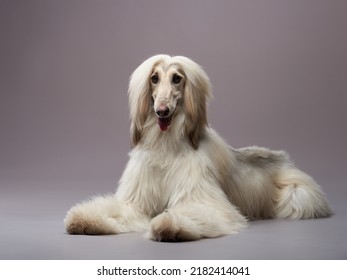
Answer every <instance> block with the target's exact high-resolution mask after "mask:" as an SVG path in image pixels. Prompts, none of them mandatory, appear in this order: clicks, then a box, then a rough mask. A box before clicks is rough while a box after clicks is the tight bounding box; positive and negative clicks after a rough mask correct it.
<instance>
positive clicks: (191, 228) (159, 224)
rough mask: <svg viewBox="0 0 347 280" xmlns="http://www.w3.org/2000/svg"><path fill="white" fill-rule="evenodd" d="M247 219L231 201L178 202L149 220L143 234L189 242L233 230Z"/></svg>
mask: <svg viewBox="0 0 347 280" xmlns="http://www.w3.org/2000/svg"><path fill="white" fill-rule="evenodd" d="M244 227H246V219H245V217H244V216H242V215H241V214H240V213H239V211H238V210H237V209H236V208H234V206H232V205H231V204H230V203H225V204H224V203H219V204H215V205H212V204H204V203H203V202H201V203H200V202H199V203H194V202H190V203H189V204H178V205H176V206H175V207H172V208H169V209H168V210H166V211H164V212H163V213H161V214H159V215H158V216H156V217H155V218H153V219H152V221H151V223H150V228H149V231H148V232H147V233H146V237H147V238H149V239H152V240H155V241H163V242H175V241H192V240H198V239H201V238H205V237H207V238H209V237H217V236H221V235H224V234H231V233H236V232H238V231H239V230H241V229H242V228H244Z"/></svg>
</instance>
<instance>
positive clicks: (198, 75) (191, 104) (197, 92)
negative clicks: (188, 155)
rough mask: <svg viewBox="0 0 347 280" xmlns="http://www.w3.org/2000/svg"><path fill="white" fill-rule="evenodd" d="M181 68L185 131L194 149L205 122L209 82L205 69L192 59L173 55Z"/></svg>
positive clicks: (209, 88)
mask: <svg viewBox="0 0 347 280" xmlns="http://www.w3.org/2000/svg"><path fill="white" fill-rule="evenodd" d="M174 60H176V61H177V62H178V63H179V64H180V65H181V66H182V68H183V71H184V73H185V76H186V84H185V90H184V108H185V114H186V119H185V133H186V136H187V138H188V140H189V142H190V144H191V145H192V147H193V148H194V149H197V148H198V147H199V141H200V138H201V135H202V133H203V132H204V130H205V128H206V126H207V125H208V124H207V114H206V99H207V98H208V97H211V96H212V94H211V84H210V81H209V79H208V77H207V75H206V73H205V71H204V70H203V69H202V68H201V67H200V66H199V65H198V64H196V63H195V62H194V61H192V60H190V59H188V58H186V57H182V56H176V57H174Z"/></svg>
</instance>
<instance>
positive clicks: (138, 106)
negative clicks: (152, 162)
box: [128, 55, 168, 146]
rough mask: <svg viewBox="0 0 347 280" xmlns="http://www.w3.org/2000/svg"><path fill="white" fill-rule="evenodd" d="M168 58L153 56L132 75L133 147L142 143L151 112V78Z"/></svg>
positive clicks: (130, 88) (131, 115)
mask: <svg viewBox="0 0 347 280" xmlns="http://www.w3.org/2000/svg"><path fill="white" fill-rule="evenodd" d="M167 57H168V56H166V55H156V56H152V57H150V58H149V59H147V60H145V61H144V62H143V63H142V64H141V65H140V66H138V67H137V68H136V69H135V71H134V72H133V74H132V75H131V78H130V82H129V90H128V95H129V107H130V119H131V126H130V133H131V139H132V145H133V146H136V145H137V144H138V143H139V142H140V140H141V137H142V133H143V126H144V124H145V122H146V119H147V116H148V113H149V112H150V103H151V90H150V83H149V77H150V75H151V74H152V71H153V68H154V66H155V65H156V64H158V63H159V62H160V61H162V60H163V59H166V58H167Z"/></svg>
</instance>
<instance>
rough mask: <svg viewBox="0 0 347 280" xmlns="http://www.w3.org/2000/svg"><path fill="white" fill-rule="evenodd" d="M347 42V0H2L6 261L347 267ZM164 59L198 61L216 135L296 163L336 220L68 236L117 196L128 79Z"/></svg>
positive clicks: (0, 147)
mask: <svg viewBox="0 0 347 280" xmlns="http://www.w3.org/2000/svg"><path fill="white" fill-rule="evenodd" d="M346 34H347V2H346V1H343V0H341V1H335V0H331V1H323V0H322V1H321V0H317V1H307V0H300V1H296V0H294V1H275V0H274V1H271V0H263V1H241V0H240V1H227V0H225V1H212V0H211V1H198V0H190V1H181V0H176V1H159V0H158V1H155V0H148V1H135V0H123V1H107V0H103V1H88V0H86V1H76V0H73V1H67V0H62V1H50V0H48V1H47V0H45V1H44V0H42V1H39V0H32V1H24V0H23V1H17V0H0V94H1V96H0V98H1V99H0V129H1V130H0V227H1V229H0V258H1V259H147V258H149V259H346V258H347V242H346V241H347V238H346V232H347V219H346V216H347V209H346V203H345V201H346V194H347V191H346V183H345V181H346V180H345V178H344V176H345V173H346V171H347V165H346V158H347V153H346V148H345V143H346V142H347V129H346V119H347V116H346V106H347V97H346V89H347V53H346V50H347V36H346ZM158 53H167V54H172V55H185V56H188V57H190V58H192V59H193V60H195V61H196V62H198V63H199V64H201V65H202V66H203V67H204V69H205V70H206V72H207V73H208V75H209V77H210V79H211V82H212V84H213V93H214V96H215V98H214V99H213V100H211V101H210V103H209V107H208V114H209V122H210V124H211V126H212V127H214V128H215V129H216V130H217V131H218V132H219V133H220V134H221V135H222V136H223V137H224V138H225V139H226V140H227V141H228V143H230V145H232V146H234V147H242V146H248V145H259V146H266V147H270V148H273V149H284V150H286V151H287V152H289V153H290V155H291V157H292V158H293V159H294V160H295V162H296V163H297V165H298V166H299V167H300V168H302V169H303V170H305V171H306V172H308V173H309V174H310V175H312V176H313V177H314V178H315V179H316V180H317V182H318V183H319V184H321V185H322V186H323V189H324V190H325V192H326V193H327V196H328V199H329V200H330V202H331V205H332V208H333V210H334V212H335V215H334V216H333V217H331V218H328V219H321V220H305V221H281V220H269V221H258V222H252V223H250V227H249V228H248V229H246V230H245V231H243V232H242V233H240V234H238V235H232V236H225V237H222V238H217V239H207V240H201V241H197V242H189V243H181V244H161V243H155V242H151V241H148V240H145V239H144V238H143V237H142V234H141V233H130V234H122V235H119V236H99V237H90V236H69V235H67V234H65V233H64V228H63V223H62V221H63V218H64V216H65V213H66V211H67V210H68V209H69V208H70V206H72V205H73V204H74V203H76V202H79V201H81V200H84V199H87V198H88V197H90V196H92V195H96V194H104V193H110V192H113V191H114V190H115V188H116V186H117V181H118V179H119V177H120V175H121V173H122V171H123V168H124V166H125V164H126V162H127V153H128V151H129V150H130V137H129V125H130V121H129V117H128V103H127V102H128V100H127V86H128V79H129V76H130V74H131V72H132V71H133V70H134V69H135V68H136V67H137V66H138V65H139V64H140V63H141V62H142V61H143V60H145V59H146V58H148V57H149V56H151V55H154V54H158Z"/></svg>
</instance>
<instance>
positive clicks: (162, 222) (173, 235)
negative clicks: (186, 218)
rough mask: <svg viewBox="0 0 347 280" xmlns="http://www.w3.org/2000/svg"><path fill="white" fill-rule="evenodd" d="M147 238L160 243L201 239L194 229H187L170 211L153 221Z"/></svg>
mask: <svg viewBox="0 0 347 280" xmlns="http://www.w3.org/2000/svg"><path fill="white" fill-rule="evenodd" d="M146 237H147V238H149V239H152V240H155V241H159V242H180V241H192V240H196V239H199V238H200V237H199V235H198V234H196V233H194V232H193V230H192V228H185V227H184V225H183V224H182V223H181V219H180V218H179V217H178V216H177V215H175V214H174V213H170V212H168V211H165V212H164V213H162V214H160V215H158V216H156V217H155V218H153V219H152V221H151V223H150V227H149V231H148V232H147V235H146Z"/></svg>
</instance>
